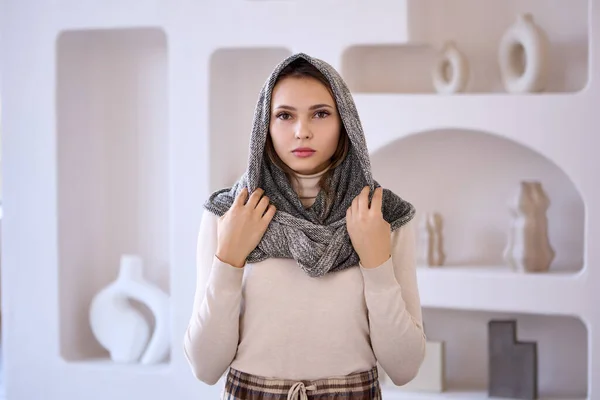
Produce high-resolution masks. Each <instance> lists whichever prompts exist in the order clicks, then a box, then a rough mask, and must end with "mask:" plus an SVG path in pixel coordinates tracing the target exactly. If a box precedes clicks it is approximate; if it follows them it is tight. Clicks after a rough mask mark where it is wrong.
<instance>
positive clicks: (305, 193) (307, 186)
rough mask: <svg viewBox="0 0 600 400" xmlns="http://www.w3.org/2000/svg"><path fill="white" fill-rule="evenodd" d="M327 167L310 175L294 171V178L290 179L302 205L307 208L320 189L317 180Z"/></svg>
mask: <svg viewBox="0 0 600 400" xmlns="http://www.w3.org/2000/svg"><path fill="white" fill-rule="evenodd" d="M328 169H329V167H327V168H325V169H324V170H323V171H320V172H317V173H315V174H310V175H304V174H299V173H294V175H295V177H296V179H292V184H293V187H294V190H295V191H296V193H297V194H298V197H299V198H300V201H301V202H302V205H304V207H307V208H308V207H310V206H311V205H312V204H313V203H314V201H315V198H316V197H317V195H318V194H319V191H320V190H321V188H320V187H319V180H320V179H321V177H322V176H323V174H325V172H327V170H328Z"/></svg>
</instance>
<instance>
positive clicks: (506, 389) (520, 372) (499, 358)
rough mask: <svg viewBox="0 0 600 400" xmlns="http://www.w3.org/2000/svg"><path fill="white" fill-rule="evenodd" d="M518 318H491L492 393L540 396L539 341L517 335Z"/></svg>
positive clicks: (489, 323)
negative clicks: (523, 340) (506, 319)
mask: <svg viewBox="0 0 600 400" xmlns="http://www.w3.org/2000/svg"><path fill="white" fill-rule="evenodd" d="M516 325H517V323H516V321H514V320H508V321H500V320H496V321H494V320H492V321H489V322H488V355H489V362H488V373H489V378H488V395H489V396H490V397H502V398H512V399H537V397H538V382H537V381H538V366H537V344H536V343H535V342H520V341H518V340H517V339H516V336H517V335H516V331H517V326H516Z"/></svg>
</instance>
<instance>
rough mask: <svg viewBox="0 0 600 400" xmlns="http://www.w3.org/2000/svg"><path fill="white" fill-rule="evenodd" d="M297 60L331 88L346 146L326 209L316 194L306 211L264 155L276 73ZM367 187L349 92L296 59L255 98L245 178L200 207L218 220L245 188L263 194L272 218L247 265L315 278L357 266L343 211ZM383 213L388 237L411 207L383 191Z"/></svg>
mask: <svg viewBox="0 0 600 400" xmlns="http://www.w3.org/2000/svg"><path fill="white" fill-rule="evenodd" d="M300 57H302V58H304V59H305V60H307V61H308V62H309V63H311V64H312V65H313V66H315V67H316V68H317V69H318V70H319V71H321V73H323V75H324V76H325V77H326V78H327V80H328V81H329V83H330V84H331V86H332V89H333V93H334V99H335V101H336V103H337V108H338V112H339V113H340V116H341V120H342V123H343V124H344V126H345V128H346V131H347V133H348V136H349V138H350V142H351V146H350V151H349V153H348V155H347V157H346V158H345V159H344V161H343V162H342V163H341V164H340V165H339V166H338V167H336V168H335V169H334V170H333V173H332V177H331V180H330V187H331V188H332V189H333V192H334V193H335V198H334V200H333V201H332V202H330V205H329V206H328V207H327V203H326V201H325V194H324V192H323V191H322V190H321V191H320V192H319V194H318V195H317V198H316V200H315V202H314V204H313V205H312V206H311V207H309V208H307V209H305V208H304V206H303V205H302V203H301V201H300V199H299V197H298V195H297V194H296V192H295V191H294V189H293V188H292V185H291V183H290V182H289V180H288V179H287V177H286V176H285V174H284V172H283V171H282V170H281V169H280V168H278V167H277V166H276V165H274V164H273V163H272V162H271V161H270V160H269V158H268V157H266V156H265V153H264V147H265V141H266V138H267V135H268V134H269V118H270V113H271V93H272V90H273V86H274V84H275V81H276V79H277V76H278V75H279V73H280V72H281V70H282V69H283V68H285V67H286V66H287V65H288V64H289V63H291V62H292V61H294V60H296V59H297V58H300ZM366 185H368V186H370V188H371V192H370V196H372V195H373V190H374V189H375V188H377V187H379V186H380V185H379V184H378V183H377V181H375V180H374V179H373V177H372V175H371V165H370V160H369V153H368V149H367V145H366V141H365V137H364V134H363V129H362V125H361V122H360V119H359V116H358V113H357V110H356V108H355V104H354V101H353V99H352V95H351V93H350V91H349V89H348V88H347V86H346V84H345V82H344V81H343V79H342V77H341V76H340V75H339V74H338V72H337V71H336V70H335V69H334V68H333V67H332V66H331V65H329V64H328V63H326V62H324V61H322V60H319V59H316V58H313V57H310V56H308V55H306V54H304V53H298V54H294V55H292V56H290V57H288V58H286V59H285V60H283V61H282V62H281V63H279V64H278V65H277V66H276V67H275V69H274V70H273V72H272V73H271V75H270V76H269V78H268V79H267V81H266V82H265V84H264V86H263V88H262V90H261V92H260V96H259V99H258V102H257V104H256V109H255V112H254V123H253V128H252V136H251V138H250V148H249V156H248V167H247V169H246V171H245V173H244V174H243V175H242V176H241V178H240V179H239V180H238V181H237V182H236V183H235V184H234V185H233V186H232V187H230V188H225V189H221V190H217V191H215V192H214V193H212V195H211V196H210V197H209V198H208V200H207V201H206V203H205V205H204V206H205V208H206V209H207V210H208V211H210V212H212V213H214V214H215V215H217V216H221V215H223V214H224V213H225V212H227V210H228V209H229V207H231V205H232V203H233V201H234V200H235V198H236V196H237V194H238V193H239V192H240V190H242V188H244V187H247V188H248V192H249V193H252V192H253V191H254V190H255V189H256V188H262V189H263V190H264V191H265V194H266V195H267V196H268V197H269V199H270V201H271V202H272V203H273V204H275V206H276V208H277V212H276V213H275V216H274V217H273V220H272V221H271V223H270V225H269V227H268V229H267V231H266V232H265V234H264V236H263V238H262V240H261V242H260V243H259V245H258V246H257V247H256V248H255V249H254V250H253V251H252V252H251V253H250V255H249V256H248V257H247V259H246V261H247V262H249V263H255V262H259V261H262V260H265V259H266V258H269V257H274V258H293V259H295V260H296V262H297V264H298V265H299V266H300V268H302V270H304V272H305V273H307V274H308V275H309V276H311V277H319V276H323V275H325V274H327V273H330V272H336V271H340V270H343V269H346V268H348V267H352V266H356V265H358V262H359V257H358V255H357V253H356V251H355V250H354V248H353V247H352V243H351V241H350V237H349V236H348V231H347V230H346V210H347V209H348V207H350V206H351V204H352V200H353V199H354V198H355V197H356V196H357V195H358V194H359V193H360V191H361V190H362V189H363V188H364V187H365V186H366ZM382 209H383V210H382V211H383V218H384V219H385V220H386V221H387V222H388V223H389V224H390V225H391V229H392V231H394V230H396V229H398V228H399V227H401V226H402V225H404V224H406V223H407V222H408V221H410V220H411V219H412V217H413V216H414V213H415V209H414V207H413V205H412V204H411V203H409V202H407V201H405V200H403V199H401V198H400V197H398V196H397V195H396V194H394V193H393V192H391V191H390V190H388V189H384V190H383V207H382Z"/></svg>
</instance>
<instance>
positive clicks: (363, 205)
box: [358, 186, 369, 212]
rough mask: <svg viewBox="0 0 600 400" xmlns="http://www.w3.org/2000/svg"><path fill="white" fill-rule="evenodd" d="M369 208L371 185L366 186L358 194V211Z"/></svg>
mask: <svg viewBox="0 0 600 400" xmlns="http://www.w3.org/2000/svg"><path fill="white" fill-rule="evenodd" d="M368 210H369V187H368V186H365V187H364V188H363V190H361V192H360V194H359V195H358V212H363V211H368Z"/></svg>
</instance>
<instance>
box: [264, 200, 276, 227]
mask: <svg viewBox="0 0 600 400" xmlns="http://www.w3.org/2000/svg"><path fill="white" fill-rule="evenodd" d="M276 211H277V209H276V208H275V206H274V205H273V204H270V205H269V207H268V208H267V211H265V215H264V216H263V218H262V219H263V221H265V223H266V224H267V225H268V224H269V222H271V220H272V219H273V217H274V216H275V212H276Z"/></svg>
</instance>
